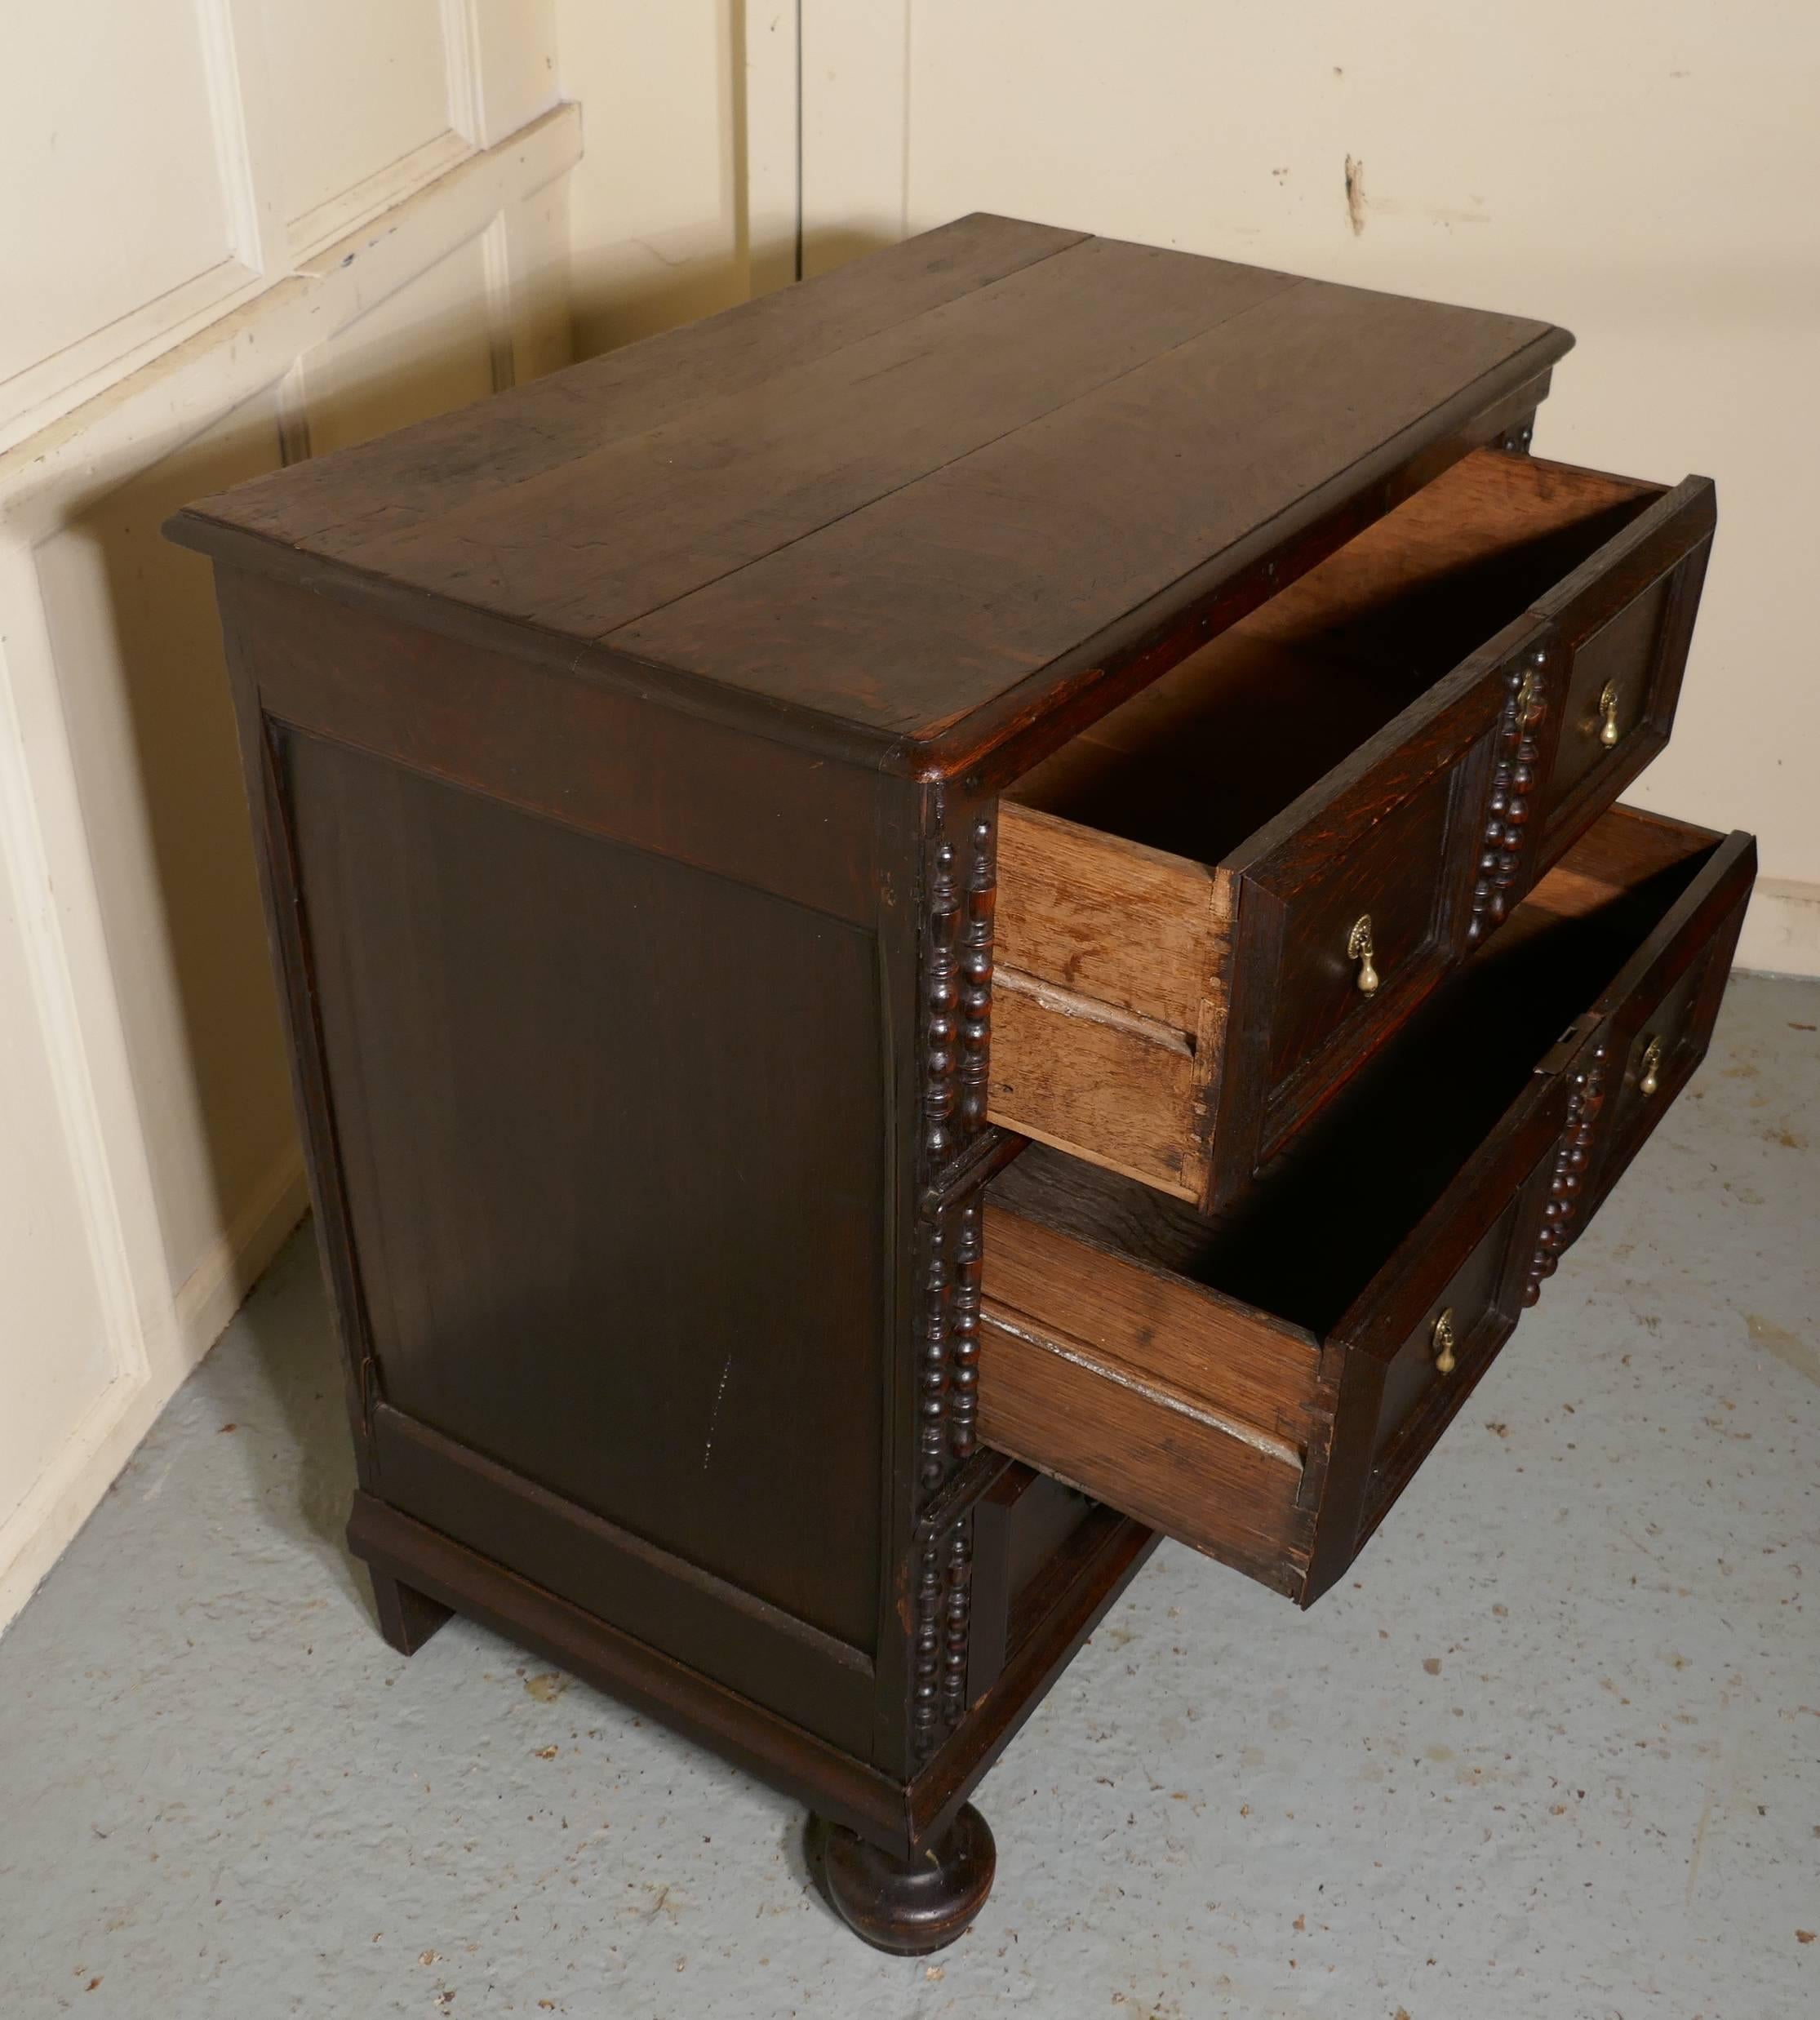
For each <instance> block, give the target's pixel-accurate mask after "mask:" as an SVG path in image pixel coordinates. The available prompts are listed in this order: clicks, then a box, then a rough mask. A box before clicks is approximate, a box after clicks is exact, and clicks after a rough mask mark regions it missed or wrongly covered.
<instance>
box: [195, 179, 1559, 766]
mask: <svg viewBox="0 0 1820 2020" xmlns="http://www.w3.org/2000/svg"><path fill="white" fill-rule="evenodd" d="M1568 344H1569V339H1568V338H1567V336H1566V335H1565V333H1563V332H1560V331H1552V330H1550V329H1548V328H1547V326H1545V325H1543V324H1539V323H1535V322H1527V321H1525V320H1522V319H1520V318H1517V317H1505V316H1498V315H1491V314H1487V313H1484V312H1482V311H1476V310H1470V309H1454V308H1447V307H1443V306H1440V305H1439V304H1432V303H1424V302H1415V301H1410V300H1403V299H1400V298H1398V297H1396V296H1393V295H1382V294H1372V293H1368V292H1365V291H1360V290H1355V289H1351V288H1346V287H1340V286H1333V285H1331V284H1329V283H1325V282H1312V281H1301V280H1298V279H1297V278H1296V277H1294V276H1291V275H1285V274H1281V273H1272V272H1270V271H1268V270H1267V269H1258V268H1252V267H1245V266H1241V265H1237V264H1232V263H1231V262H1227V261H1222V260H1205V259H1197V258H1196V257H1194V256H1192V255H1187V254H1183V253H1178V252H1173V251H1164V250H1158V249H1156V248H1153V247H1148V246H1133V245H1128V244H1124V243H1121V242H1117V241H1112V240H1100V239H1093V238H1077V237H1076V236H1074V235H1072V234H1069V233H1057V232H1054V231H1051V230H1049V229H1046V228H1044V227H1041V226H1032V225H1029V224H1020V223H1018V222H1016V221H1015V220H1002V219H1001V220H994V219H977V220H966V221H965V223H964V224H963V225H961V226H958V227H956V228H953V230H952V233H948V234H945V235H944V234H936V235H934V236H933V237H930V238H920V239H914V240H911V241H908V242H906V243H904V244H903V245H902V246H897V247H895V248H893V249H892V250H890V251H887V252H885V253H882V254H880V255H877V256H876V257H874V258H872V259H870V260H865V261H862V262H859V263H858V264H856V265H855V267H854V268H852V269H846V270H843V271H842V272H841V273H836V274H833V275H832V276H829V277H827V278H825V279H823V280H819V281H816V282H811V283H810V284H808V285H807V286H802V287H798V288H792V289H788V290H784V291H781V292H780V293H779V295H777V296H775V297H772V298H769V299H768V300H766V302H763V303H759V304H750V305H749V307H748V309H740V310H736V311H734V312H732V313H731V314H730V315H729V316H728V317H721V318H717V320H716V321H715V322H712V323H710V324H708V325H707V326H704V329H703V330H699V331H689V332H683V333H679V334H677V335H665V336H660V337H657V338H654V339H651V340H649V341H648V342H647V343H646V344H641V345H638V346H636V347H634V349H633V351H631V352H630V353H626V354H624V357H623V358H618V359H607V360H601V361H597V362H596V363H594V364H592V365H585V366H579V367H576V368H575V370H574V371H570V372H569V373H566V374H557V375H553V377H551V378H550V379H548V380H541V381H539V382H538V383H537V384H535V385H532V386H529V387H526V388H523V389H522V391H520V392H517V393H513V394H512V395H511V396H509V397H508V400H507V401H506V402H505V403H504V404H503V405H501V404H500V403H499V402H495V403H492V404H491V406H488V407H487V408H486V410H484V411H477V412H476V413H474V414H471V415H463V416H455V417H451V418H449V419H447V420H438V421H434V422H431V423H428V424H425V426H424V428H421V429H419V430H415V431H410V432H408V433H406V435H404V436H402V437H400V438H399V439H398V440H397V442H393V443H391V444H388V445H384V446H380V447H378V448H375V449H372V450H362V451H357V452H355V453H354V454H353V455H348V456H342V457H335V458H333V459H325V460H324V461H323V462H322V464H317V465H311V466H305V467H304V469H303V470H301V471H298V472H286V473H283V476H282V477H281V478H280V479H278V480H277V481H276V482H267V483H264V484H263V485H260V486H254V487H252V488H251V489H250V490H248V491H245V492H243V493H234V494H229V495H223V496H221V497H218V498H215V499H208V500H206V501H204V502H203V504H202V505H201V506H200V507H199V508H196V509H194V510H193V511H192V512H191V513H188V514H186V515H185V516H184V519H183V521H182V522H180V526H178V528H177V531H178V533H179V535H180V537H181V538H184V539H189V540H192V541H193V542H195V543H196V544H199V545H202V546H203V547H205V548H206V547H209V546H211V545H220V544H224V543H227V544H230V545H231V544H232V542H231V539H230V536H232V535H236V534H237V535H241V536H242V539H245V538H246V537H247V536H249V535H251V536H254V537H256V538H257V539H259V540H260V541H261V542H264V543H266V544H269V545H270V546H271V547H272V548H273V552H274V553H276V554H278V555H288V556H290V557H291V558H292V560H293V562H294V563H295V565H297V566H299V568H300V572H307V573H308V574H309V577H310V579H312V580H313V582H316V583H318V584H321V585H322V586H323V587H324V588H326V589H328V590H329V591H330V592H331V593H335V594H341V593H350V594H352V593H357V592H358V591H359V590H360V589H361V588H362V586H363V585H366V584H371V583H372V582H375V581H384V582H385V583H387V584H390V585H392V586H393V587H394V588H410V589H413V590H415V591H417V592H419V593H422V594H424V596H426V597H433V598H436V599H438V600H440V601H441V602H444V603H447V604H456V605H459V606H462V607H464V608H465V609H467V610H471V611H473V613H474V614H475V615H476V616H477V618H482V619H493V620H495V621H510V622H513V623H516V624H520V625H522V626H525V627H527V628H535V632H536V633H537V634H538V635H539V636H540V637H544V639H546V640H548V641H553V642H566V644H567V645H568V647H569V655H568V661H567V663H568V664H574V663H575V658H576V655H577V654H578V653H579V652H584V651H586V650H589V649H593V648H600V647H610V648H612V649H614V650H616V651H618V652H619V653H621V654H624V655H631V656H632V657H633V659H637V660H639V661H642V662H643V663H644V664H646V665H647V666H658V667H661V668H664V669H666V671H667V672H668V673H670V674H672V675H673V676H681V677H693V678H695V679H696V680H699V681H701V682H702V683H704V685H706V686H708V687H710V688H711V689H716V690H720V691H721V692H722V693H729V692H737V693H739V694H740V695H744V696H745V697H746V698H747V699H748V704H749V702H750V701H752V700H753V699H762V700H763V701H765V702H767V703H769V704H773V705H775V707H777V708H779V709H780V710H782V711H785V712H788V713H791V714H792V716H793V717H798V718H805V719H814V718H815V717H821V718H825V719H832V720H834V721H839V722H841V723H844V724H846V725H848V726H851V727H853V728H855V729H856V730H861V731H863V732H865V733H867V734H868V735H869V736H870V738H871V739H872V740H873V741H874V742H875V743H876V744H878V745H879V746H881V747H884V748H897V747H899V746H901V745H902V744H903V743H905V742H908V743H912V744H914V743H928V742H930V741H933V740H934V739H938V738H939V737H940V736H941V735H943V732H944V731H947V730H952V728H954V726H957V724H959V723H961V722H962V721H965V719H966V718H968V717H970V716H971V715H973V714H974V713H978V712H980V711H982V710H989V709H990V708H992V705H993V704H995V703H996V702H997V700H998V699H999V698H1000V697H1001V695H1005V693H1006V692H1007V691H1008V690H1011V689H1013V688H1015V687H1018V686H1021V685H1022V684H1023V682H1024V681H1026V680H1027V679H1028V678H1029V677H1032V676H1033V675H1037V674H1039V673H1041V670H1042V669H1043V668H1045V667H1047V666H1049V665H1050V664H1053V663H1055V662H1057V661H1058V660H1059V659H1061V658H1063V657H1064V656H1065V655H1067V654H1068V652H1070V651H1071V650H1073V649H1075V648H1076V647H1078V646H1081V645H1082V644H1083V643H1084V642H1085V641H1087V640H1089V639H1091V638H1093V637H1096V636H1097V635H1099V633H1102V632H1103V631H1105V630H1106V629H1107V628H1108V627H1111V626H1113V625H1116V624H1117V623H1118V622H1120V621H1121V619H1124V618H1125V617H1126V616H1127V615H1130V613H1131V612H1133V611H1134V610H1138V609H1139V608H1141V607H1142V606H1146V605H1147V604H1148V603H1149V602H1150V601H1151V600H1152V599H1153V598H1155V597H1157V596H1158V595H1159V594H1161V593H1163V592H1165V591H1166V590H1167V589H1168V588H1169V587H1170V584H1174V583H1176V582H1177V581H1179V580H1180V579H1182V578H1183V576H1184V575H1186V574H1187V572H1189V571H1190V570H1197V569H1200V568H1201V567H1202V566H1204V564H1205V563H1206V562H1208V561H1209V559H1210V557H1213V556H1216V555H1219V554H1220V553H1226V552H1228V551H1230V553H1231V554H1232V565H1233V568H1234V570H1235V571H1238V570H1241V569H1242V567H1243V566H1247V565H1249V563H1250V559H1251V557H1250V554H1249V553H1248V552H1247V551H1245V543H1247V542H1248V541H1250V539H1252V538H1253V536H1254V535H1255V534H1256V533H1257V531H1258V528H1259V527H1260V526H1265V525H1267V524H1269V523H1270V522H1272V521H1273V520H1275V519H1276V518H1277V517H1279V516H1281V515H1283V514H1285V513H1293V512H1294V510H1295V509H1296V508H1298V506H1299V505H1300V504H1302V502H1303V500H1304V499H1307V497H1308V496H1309V495H1311V493H1312V492H1316V491H1320V492H1321V493H1322V495H1323V497H1324V498H1325V499H1326V501H1327V503H1328V504H1329V507H1330V508H1334V509H1337V508H1340V507H1342V506H1343V504H1345V503H1346V501H1347V498H1348V497H1349V496H1350V495H1353V494H1355V493H1356V494H1358V495H1363V494H1364V493H1365V492H1366V491H1371V490H1373V489H1374V487H1375V486H1378V484H1380V483H1381V482H1383V481H1384V480H1385V479H1387V478H1388V477H1392V476H1393V475H1394V473H1395V469H1396V468H1401V467H1403V466H1405V465H1407V466H1414V465H1416V464H1419V463H1420V461H1421V459H1423V456H1424V455H1426V454H1427V452H1428V451H1431V450H1432V448H1433V447H1434V446H1436V443H1437V442H1440V441H1441V440H1442V439H1443V438H1444V437H1453V436H1454V435H1455V434H1457V433H1458V428H1460V426H1461V425H1462V424H1463V423H1465V422H1467V421H1469V420H1471V419H1472V416H1473V415H1476V414H1477V413H1479V412H1481V411H1489V410H1491V409H1494V408H1495V407H1497V406H1498V403H1499V402H1502V401H1503V400H1504V399H1505V398H1506V397H1507V396H1508V395H1510V394H1511V393H1515V392H1516V391H1517V390H1518V389H1519V388H1526V387H1529V386H1531V385H1533V384H1534V382H1535V381H1536V380H1538V377H1539V376H1540V375H1543V374H1545V373H1546V371H1547V369H1548V367H1549V366H1550V365H1551V363H1552V362H1553V361H1554V360H1555V359H1556V358H1557V357H1560V355H1561V353H1563V352H1564V351H1565V349H1567V347H1568ZM495 408H496V409H497V411H498V418H497V420H495V419H494V418H493V415H494V411H495ZM1385 457H1388V458H1389V459H1390V465H1391V466H1392V467H1389V468H1380V467H1379V464H1380V461H1381V460H1382V459H1384V458H1385ZM1329 492H1331V494H1332V495H1330V496H1329Z"/></svg>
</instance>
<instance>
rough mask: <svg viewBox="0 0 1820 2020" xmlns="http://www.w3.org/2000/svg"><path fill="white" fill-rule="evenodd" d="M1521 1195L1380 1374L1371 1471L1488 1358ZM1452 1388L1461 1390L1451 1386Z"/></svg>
mask: <svg viewBox="0 0 1820 2020" xmlns="http://www.w3.org/2000/svg"><path fill="white" fill-rule="evenodd" d="M1524 1197H1525V1193H1524V1192H1518V1193H1517V1194H1516V1195H1514V1196H1512V1198H1511V1201H1510V1203H1509V1205H1507V1206H1506V1207H1505V1209H1504V1210H1503V1213H1501V1214H1499V1215H1498V1218H1497V1219H1496V1220H1495V1221H1494V1222H1493V1223H1492V1226H1491V1230H1490V1232H1489V1233H1488V1234H1486V1235H1485V1236H1484V1237H1483V1238H1482V1239H1481V1240H1480V1243H1479V1245H1478V1246H1477V1247H1476V1249H1474V1250H1473V1251H1472V1254H1471V1255H1469V1256H1468V1257H1467V1259H1466V1261H1465V1263H1463V1265H1462V1266H1461V1267H1460V1268H1458V1270H1456V1271H1455V1272H1454V1275H1453V1276H1451V1277H1450V1278H1449V1280H1448V1281H1447V1283H1446V1285H1445V1286H1444V1287H1443V1289H1442V1290H1440V1292H1439V1293H1438V1294H1437V1295H1436V1296H1435V1297H1434V1298H1432V1299H1431V1300H1430V1301H1429V1304H1428V1308H1427V1310H1426V1311H1425V1312H1423V1315H1422V1316H1421V1318H1420V1319H1419V1320H1418V1321H1417V1323H1416V1325H1414V1328H1412V1330H1411V1331H1410V1333H1409V1338H1408V1339H1406V1340H1405V1342H1404V1343H1403V1344H1402V1346H1401V1347H1399V1348H1398V1349H1397V1351H1396V1354H1395V1355H1394V1356H1393V1357H1392V1359H1391V1361H1389V1362H1388V1363H1387V1365H1386V1367H1385V1369H1384V1386H1383V1396H1382V1399H1381V1401H1380V1402H1379V1404H1378V1425H1377V1431H1376V1434H1375V1436H1374V1438H1373V1440H1372V1449H1371V1456H1372V1463H1373V1465H1374V1467H1377V1466H1378V1465H1379V1464H1380V1463H1381V1462H1382V1461H1383V1458H1384V1454H1385V1453H1386V1451H1387V1449H1388V1448H1389V1447H1390V1446H1391V1445H1392V1442H1393V1441H1395V1439H1396V1436H1397V1434H1398V1433H1399V1432H1401V1430H1402V1429H1403V1428H1404V1427H1405V1425H1406V1424H1407V1423H1409V1420H1410V1418H1412V1417H1413V1416H1414V1414H1415V1413H1416V1411H1417V1410H1418V1407H1420V1406H1421V1405H1424V1404H1426V1403H1427V1401H1429V1399H1430V1398H1431V1397H1432V1396H1434V1395H1435V1394H1436V1392H1446V1391H1447V1389H1448V1387H1449V1383H1451V1382H1452V1381H1453V1378H1454V1377H1455V1376H1456V1375H1458V1374H1459V1373H1460V1371H1461V1370H1462V1369H1463V1368H1474V1367H1476V1366H1477V1365H1480V1364H1481V1363H1483V1362H1484V1361H1487V1360H1489V1358H1490V1356H1491V1354H1492V1353H1494V1352H1496V1351H1497V1348H1498V1345H1500V1344H1501V1343H1502V1341H1503V1332H1504V1331H1506V1330H1508V1327H1507V1323H1506V1320H1505V1308H1504V1307H1505V1299H1504V1296H1503V1294H1504V1291H1505V1290H1506V1287H1507V1280H1508V1276H1509V1264H1510V1251H1511V1233H1512V1231H1513V1230H1514V1229H1515V1228H1516V1223H1517V1220H1518V1218H1519V1209H1520V1206H1521V1205H1522V1204H1523V1201H1524ZM1455 1386H1458V1384H1455Z"/></svg>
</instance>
